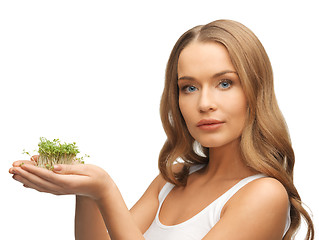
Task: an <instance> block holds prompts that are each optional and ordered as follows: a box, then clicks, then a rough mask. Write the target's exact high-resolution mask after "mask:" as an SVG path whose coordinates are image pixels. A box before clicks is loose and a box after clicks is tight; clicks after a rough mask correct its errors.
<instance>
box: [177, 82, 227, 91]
mask: <svg viewBox="0 0 319 240" xmlns="http://www.w3.org/2000/svg"><path fill="white" fill-rule="evenodd" d="M222 83H228V84H229V87H227V88H223V87H220V88H221V89H222V90H227V89H229V88H231V86H232V84H233V81H232V80H229V79H222V80H220V81H219V83H218V85H217V86H221V84H222ZM189 87H194V88H196V89H197V87H195V86H194V85H185V86H182V87H181V91H182V92H184V93H186V94H188V93H192V92H193V91H192V92H190V91H188V90H187V88H189Z"/></svg>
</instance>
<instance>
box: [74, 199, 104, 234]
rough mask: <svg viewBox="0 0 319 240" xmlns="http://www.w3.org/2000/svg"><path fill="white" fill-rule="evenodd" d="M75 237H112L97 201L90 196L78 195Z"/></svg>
mask: <svg viewBox="0 0 319 240" xmlns="http://www.w3.org/2000/svg"><path fill="white" fill-rule="evenodd" d="M75 239H76V240H107V239H110V237H109V234H108V233H107V230H106V227H105V224H104V220H103V217H102V215H101V213H100V210H99V208H98V206H97V205H96V203H95V201H94V200H93V199H91V198H89V197H85V196H76V207H75Z"/></svg>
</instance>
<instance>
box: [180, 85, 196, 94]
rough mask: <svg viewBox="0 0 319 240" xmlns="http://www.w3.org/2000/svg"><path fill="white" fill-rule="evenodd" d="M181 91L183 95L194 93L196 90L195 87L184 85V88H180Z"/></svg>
mask: <svg viewBox="0 0 319 240" xmlns="http://www.w3.org/2000/svg"><path fill="white" fill-rule="evenodd" d="M181 90H182V91H183V92H184V93H192V92H195V91H196V90H197V87H195V86H192V85H186V86H184V87H182V88H181Z"/></svg>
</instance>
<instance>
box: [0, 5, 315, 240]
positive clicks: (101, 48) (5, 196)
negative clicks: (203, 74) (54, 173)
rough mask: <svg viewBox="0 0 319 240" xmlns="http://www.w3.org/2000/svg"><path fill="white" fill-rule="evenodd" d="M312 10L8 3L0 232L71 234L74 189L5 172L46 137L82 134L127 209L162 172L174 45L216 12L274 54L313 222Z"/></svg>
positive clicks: (0, 44) (1, 52)
mask: <svg viewBox="0 0 319 240" xmlns="http://www.w3.org/2000/svg"><path fill="white" fill-rule="evenodd" d="M301 3H302V4H301ZM317 10H318V8H317V5H315V1H309V0H308V1H263V2H261V1H235V0H234V1H194V0H193V1H185V0H184V1H157V2H155V1H137V0H135V1H129V0H126V1H79V0H78V1H70V0H55V1H47V0H38V1H35V0H28V1H21V0H20V1H19V0H10V1H9V0H8V1H6V0H3V1H1V2H0V81H1V82H0V110H1V111H0V114H1V115H0V150H1V161H0V164H1V165H0V170H1V173H0V177H1V183H0V184H1V196H0V201H1V202H0V207H1V209H0V221H1V223H0V224H1V225H0V228H1V230H0V239H8V238H9V237H10V239H33V240H37V239H46V240H49V239H62V240H64V239H73V227H74V225H73V219H74V196H59V197H57V196H54V195H50V194H44V193H39V192H36V191H34V190H30V189H24V188H23V187H22V186H21V184H20V183H18V182H16V181H13V180H12V179H11V176H10V174H8V169H9V167H10V166H11V163H12V162H13V161H15V160H18V159H25V158H26V157H25V156H23V155H22V154H21V152H22V149H24V148H26V149H29V150H33V149H35V148H36V147H37V143H38V141H39V137H41V136H44V137H47V138H49V139H53V138H60V139H62V140H63V141H75V142H77V144H78V146H79V148H80V150H81V151H82V152H83V153H87V154H90V155H91V158H90V159H89V160H88V161H87V162H88V163H92V164H96V165H98V166H101V167H103V168H104V169H105V170H107V171H108V172H109V173H110V175H111V176H112V177H113V179H114V180H115V182H116V183H117V185H118V187H119V188H120V190H121V192H122V194H123V197H124V199H125V201H126V202H127V205H128V207H131V206H132V205H133V204H134V203H135V202H136V201H137V200H138V199H139V197H140V196H141V195H142V193H143V192H144V190H145V189H146V188H147V186H148V185H149V183H150V182H151V181H152V179H153V178H154V177H155V176H156V175H157V174H158V170H157V157H158V153H159V151H160V149H161V147H162V144H163V142H164V140H165V134H164V132H163V130H162V127H161V122H160V117H159V102H160V97H161V93H162V88H163V82H164V71H165V66H166V61H167V59H168V56H169V53H170V51H171V49H172V47H173V45H174V43H175V42H176V40H177V39H178V37H179V36H180V35H181V34H182V33H183V32H185V31H186V30H188V29H189V28H191V27H193V26H195V25H199V24H206V23H208V22H211V21H213V20H216V19H221V18H223V19H233V20H237V21H239V22H241V23H243V24H245V25H246V26H247V27H249V28H250V29H252V30H253V32H254V33H255V34H256V35H257V36H258V37H259V39H260V40H261V42H262V43H263V44H264V46H265V48H266V50H267V52H268V54H269V57H270V59H271V62H272V65H273V69H274V75H275V90H276V94H277V98H278V101H279V105H280V107H281V110H282V112H283V114H284V116H285V118H286V121H287V124H288V126H289V129H290V133H291V138H292V142H293V147H294V150H295V154H296V165H295V185H296V187H297V189H298V190H299V193H300V195H301V197H302V200H303V201H304V202H305V203H306V204H307V205H308V206H309V207H310V208H311V210H312V212H313V214H314V221H315V224H316V223H317V222H318V214H319V207H318V202H319V197H318V196H319V195H318V194H315V192H316V189H317V185H318V170H317V169H318V167H319V164H318V160H319V158H318V151H317V149H318V134H319V127H318V122H319V117H318V116H319V115H318V114H317V112H318V103H319V93H318V88H319V78H318V72H317V71H318V54H319V48H318V42H319V37H318V22H319V17H318V12H317ZM303 231H304V229H302V230H301V232H300V234H299V235H298V236H297V239H303V234H302V233H303ZM8 236H9V237H8Z"/></svg>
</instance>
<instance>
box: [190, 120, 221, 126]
mask: <svg viewBox="0 0 319 240" xmlns="http://www.w3.org/2000/svg"><path fill="white" fill-rule="evenodd" d="M220 123H223V122H222V121H219V120H216V119H202V120H200V121H199V122H198V123H197V125H196V126H197V127H200V126H203V125H212V124H220Z"/></svg>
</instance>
